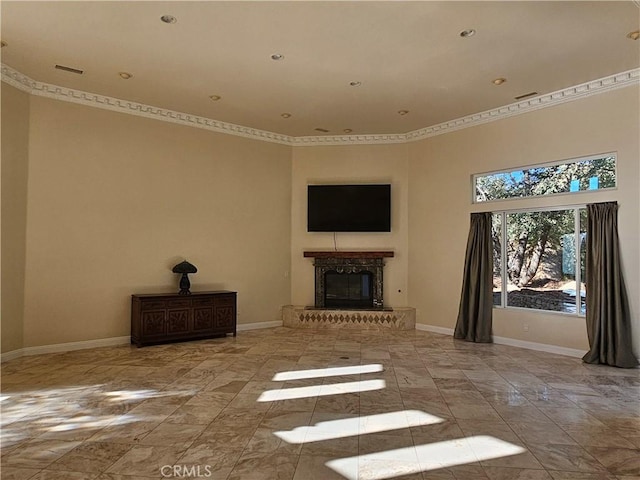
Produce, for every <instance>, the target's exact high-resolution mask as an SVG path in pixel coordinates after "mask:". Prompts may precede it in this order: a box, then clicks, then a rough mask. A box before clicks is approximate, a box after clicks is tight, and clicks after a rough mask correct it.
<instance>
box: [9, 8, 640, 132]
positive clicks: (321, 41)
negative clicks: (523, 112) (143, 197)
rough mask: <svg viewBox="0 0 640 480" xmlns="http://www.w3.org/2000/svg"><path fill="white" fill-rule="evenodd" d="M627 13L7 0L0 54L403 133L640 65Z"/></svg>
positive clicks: (147, 92) (130, 88) (333, 123)
mask: <svg viewBox="0 0 640 480" xmlns="http://www.w3.org/2000/svg"><path fill="white" fill-rule="evenodd" d="M639 4H640V3H638V2H633V1H624V2H612V1H602V2H580V1H561V2H553V1H536V2H520V1H514V2H490V1H475V2H456V1H448V2H437V1H424V2H423V1H414V2H404V1H374V2H348V1H316V2H306V1H291V2H270V1H259V2H245V1H228V2H219V1H178V2H165V1H142V2H135V1H126V2H117V1H116V2H101V1H73V2H64V1H63V2H55V1H46V2H38V1H8V0H3V1H2V2H1V6H0V8H1V22H2V23H1V27H2V28H1V30H0V37H1V39H2V41H3V42H5V43H6V46H4V47H3V48H2V50H1V55H2V62H3V63H4V64H6V65H8V66H9V67H11V68H13V69H15V70H18V71H19V72H21V73H23V74H25V75H27V76H29V77H31V78H32V79H34V80H37V81H40V82H45V83H50V84H54V85H60V86H65V87H69V88H73V89H77V90H83V91H87V92H92V93H98V94H102V95H107V96H111V97H116V98H120V99H125V100H131V101H135V102H140V103H144V104H147V105H153V106H156V107H161V108H165V109H170V110H175V111H179V112H185V113H190V114H194V115H199V116H203V117H207V118H211V119H215V120H219V121H223V122H228V123H233V124H237V125H243V126H247V127H251V128H256V129H261V130H266V131H270V132H275V133H279V134H283V135H290V136H294V137H298V136H306V135H314V136H317V135H323V134H327V135H342V134H345V133H350V134H352V135H355V134H401V133H407V132H411V131H414V130H417V129H420V128H424V127H428V126H432V125H436V124H439V123H442V122H445V121H449V120H453V119H456V118H460V117H463V116H466V115H470V114H474V113H478V112H482V111H485V110H489V109H492V108H496V107H499V106H504V105H508V104H511V103H514V102H516V101H517V100H516V99H515V97H517V96H520V95H524V94H528V93H531V92H537V93H538V94H545V93H549V92H553V91H556V90H560V89H563V88H567V87H571V86H574V85H578V84H581V83H584V82H587V81H591V80H595V79H599V78H602V77H606V76H608V75H612V74H615V73H620V72H623V71H627V70H631V69H635V68H638V67H639V66H640V40H636V41H634V40H632V39H630V38H628V37H627V34H628V33H630V32H632V31H635V30H638V28H639V24H640V20H639V17H640V8H639ZM163 15H172V16H174V17H175V18H176V20H177V21H176V22H175V23H173V24H168V23H164V22H162V21H161V19H160V17H161V16H163ZM468 29H474V30H475V32H476V33H475V35H473V36H470V37H466V38H464V37H462V36H460V33H461V32H462V31H464V30H468ZM273 54H281V55H284V58H283V59H282V60H272V58H271V56H272V55H273ZM56 64H59V65H64V66H68V67H73V68H76V69H80V70H83V71H84V73H83V74H82V75H78V74H75V73H70V72H66V71H62V70H58V69H55V68H54V66H55V65H56ZM119 72H129V73H131V74H132V75H133V77H132V78H130V79H128V80H124V79H122V78H120V76H119V75H118V74H119ZM496 78H505V79H506V82H504V83H503V84H501V85H495V84H494V83H493V82H492V81H493V80H494V79H496ZM351 82H361V84H360V85H359V86H351V85H350V83H351ZM211 95H218V96H220V97H221V98H220V99H219V100H217V101H212V100H211V99H210V98H209V97H210V96H211ZM403 110H404V111H408V113H405V114H400V113H398V112H400V111H403ZM283 113H287V114H290V117H288V118H284V117H283V116H282V114H283ZM317 129H323V130H327V132H322V131H319V130H317Z"/></svg>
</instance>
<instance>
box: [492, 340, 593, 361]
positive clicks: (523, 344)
mask: <svg viewBox="0 0 640 480" xmlns="http://www.w3.org/2000/svg"><path fill="white" fill-rule="evenodd" d="M493 343H497V344H499V345H508V346H510V347H520V348H526V349H528V350H537V351H539V352H547V353H555V354H557V355H564V356H566V357H575V358H582V357H583V356H584V354H585V353H587V351H586V350H577V349H575V348H567V347H559V346H557V345H549V344H546V343H536V342H527V341H526V340H517V339H515V338H507V337H496V336H494V337H493Z"/></svg>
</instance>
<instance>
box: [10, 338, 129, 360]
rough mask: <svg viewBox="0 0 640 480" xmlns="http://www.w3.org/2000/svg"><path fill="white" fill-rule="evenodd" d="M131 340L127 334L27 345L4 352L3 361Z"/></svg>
mask: <svg viewBox="0 0 640 480" xmlns="http://www.w3.org/2000/svg"><path fill="white" fill-rule="evenodd" d="M130 342H131V337H130V336H128V335H127V336H126V337H111V338H99V339H97V340H85V341H82V342H69V343H56V344H53V345H40V346H38V347H25V348H22V349H20V350H14V351H12V352H8V353H3V354H2V362H6V361H8V360H14V359H16V358H20V357H27V356H30V355H42V354H45V353H60V352H70V351H72V350H84V349H87V348H98V347H113V346H115V345H126V344H128V343H130Z"/></svg>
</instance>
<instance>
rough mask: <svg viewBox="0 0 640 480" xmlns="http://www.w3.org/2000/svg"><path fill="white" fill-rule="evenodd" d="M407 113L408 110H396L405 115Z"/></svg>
mask: <svg viewBox="0 0 640 480" xmlns="http://www.w3.org/2000/svg"><path fill="white" fill-rule="evenodd" d="M407 113H409V110H398V115H406V114H407Z"/></svg>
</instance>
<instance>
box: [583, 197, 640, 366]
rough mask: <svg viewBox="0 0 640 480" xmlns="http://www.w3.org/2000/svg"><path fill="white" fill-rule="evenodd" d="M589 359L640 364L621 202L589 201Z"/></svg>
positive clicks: (587, 256)
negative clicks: (624, 260)
mask: <svg viewBox="0 0 640 480" xmlns="http://www.w3.org/2000/svg"><path fill="white" fill-rule="evenodd" d="M586 260H587V275H586V276H587V278H586V282H585V283H586V287H587V334H588V335H589V347H590V349H589V352H587V354H586V355H585V356H584V357H582V360H584V361H585V362H586V363H602V364H606V365H612V366H615V367H623V368H631V367H635V366H636V365H637V364H638V360H637V359H636V357H635V356H634V354H633V349H632V346H631V313H630V310H629V300H628V298H627V292H626V290H625V286H624V279H623V278H622V268H621V262H620V248H619V244H618V204H617V203H616V202H608V203H594V204H590V205H587V251H586Z"/></svg>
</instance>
